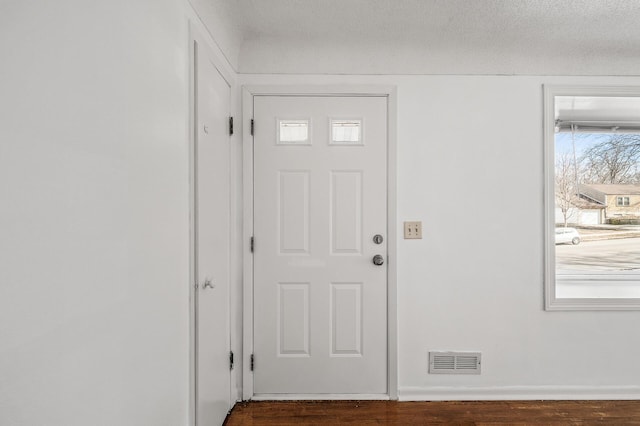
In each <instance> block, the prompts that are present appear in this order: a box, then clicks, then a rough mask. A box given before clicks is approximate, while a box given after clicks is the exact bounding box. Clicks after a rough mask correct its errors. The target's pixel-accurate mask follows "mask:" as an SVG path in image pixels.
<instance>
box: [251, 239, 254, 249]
mask: <svg viewBox="0 0 640 426" xmlns="http://www.w3.org/2000/svg"><path fill="white" fill-rule="evenodd" d="M253 247H254V242H253V237H251V253H253Z"/></svg>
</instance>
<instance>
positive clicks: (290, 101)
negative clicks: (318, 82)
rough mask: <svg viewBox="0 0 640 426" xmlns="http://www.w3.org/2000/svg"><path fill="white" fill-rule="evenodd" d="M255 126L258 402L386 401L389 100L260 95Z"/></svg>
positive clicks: (255, 331) (255, 267)
mask: <svg viewBox="0 0 640 426" xmlns="http://www.w3.org/2000/svg"><path fill="white" fill-rule="evenodd" d="M254 120H255V133H254V237H255V252H254V356H255V358H254V359H255V370H254V393H256V394H278V393H280V394H329V393H334V394H335V393H340V394H349V393H354V394H363V393H367V394H384V393H386V392H387V265H386V263H385V264H383V265H380V266H376V265H374V264H373V262H372V258H373V257H374V256H375V255H376V254H379V255H382V256H383V258H384V259H386V257H387V246H386V241H384V242H383V243H381V244H376V243H374V241H373V236H374V235H376V234H380V235H383V236H386V233H387V217H386V212H387V198H386V197H387V100H386V97H296V96H256V97H255V98H254ZM385 240H386V238H385Z"/></svg>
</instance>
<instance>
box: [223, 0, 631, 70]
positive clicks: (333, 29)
mask: <svg viewBox="0 0 640 426" xmlns="http://www.w3.org/2000/svg"><path fill="white" fill-rule="evenodd" d="M216 1H217V2H219V3H220V0H216ZM230 3H232V4H233V7H234V8H235V18H236V19H237V29H238V30H239V32H240V34H241V37H242V41H241V43H240V49H239V61H238V64H239V65H238V68H239V71H240V72H245V73H354V74H361V73H362V74H387V73H392V74H538V75H549V74H558V75H640V0H230Z"/></svg>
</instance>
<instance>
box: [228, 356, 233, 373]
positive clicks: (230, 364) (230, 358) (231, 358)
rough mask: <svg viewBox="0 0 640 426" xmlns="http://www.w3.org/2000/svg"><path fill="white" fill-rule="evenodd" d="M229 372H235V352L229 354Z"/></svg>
mask: <svg viewBox="0 0 640 426" xmlns="http://www.w3.org/2000/svg"><path fill="white" fill-rule="evenodd" d="M229 370H233V351H231V352H229Z"/></svg>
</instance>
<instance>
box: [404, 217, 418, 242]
mask: <svg viewBox="0 0 640 426" xmlns="http://www.w3.org/2000/svg"><path fill="white" fill-rule="evenodd" d="M404 239H405V240H412V239H422V222H420V221H418V222H405V223H404Z"/></svg>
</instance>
